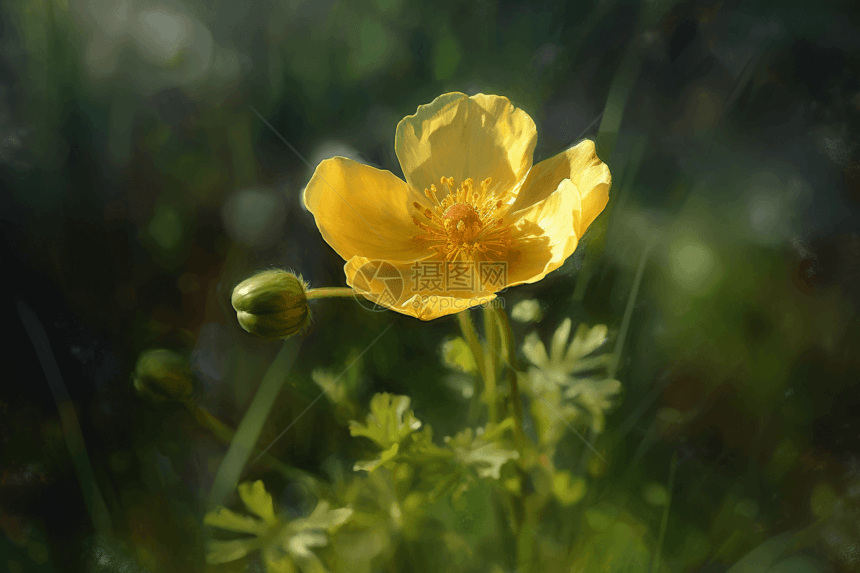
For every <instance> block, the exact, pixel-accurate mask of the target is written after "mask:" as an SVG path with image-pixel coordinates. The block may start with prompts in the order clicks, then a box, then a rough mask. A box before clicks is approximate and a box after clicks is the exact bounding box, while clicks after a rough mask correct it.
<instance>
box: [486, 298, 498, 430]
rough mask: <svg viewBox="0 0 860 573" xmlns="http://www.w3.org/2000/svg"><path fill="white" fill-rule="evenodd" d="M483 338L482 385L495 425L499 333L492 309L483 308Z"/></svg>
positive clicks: (496, 418)
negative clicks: (484, 343) (484, 349)
mask: <svg viewBox="0 0 860 573" xmlns="http://www.w3.org/2000/svg"><path fill="white" fill-rule="evenodd" d="M484 336H485V337H486V338H487V346H488V349H489V352H487V354H486V356H485V359H486V361H487V368H486V372H485V373H486V378H485V379H484V383H485V386H486V391H487V406H488V408H489V418H490V422H491V423H493V424H495V423H496V422H498V421H499V415H498V410H497V406H498V404H497V403H498V399H497V382H498V381H497V373H498V369H497V366H498V356H499V331H498V330H497V328H496V318H495V316H494V314H493V309H491V308H490V307H488V306H487V307H484Z"/></svg>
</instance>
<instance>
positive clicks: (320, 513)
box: [294, 501, 352, 533]
mask: <svg viewBox="0 0 860 573" xmlns="http://www.w3.org/2000/svg"><path fill="white" fill-rule="evenodd" d="M351 516H352V509H350V508H348V507H342V508H340V509H330V506H329V503H328V502H327V501H321V502H319V503H318V504H317V506H316V507H315V508H314V510H313V512H311V514H310V515H309V516H308V517H306V518H304V519H301V520H297V521H296V522H294V523H295V524H296V527H297V528H299V529H323V530H325V531H328V532H329V533H331V532H333V531H335V530H336V529H337V528H338V527H340V526H341V525H343V524H344V523H346V522H347V520H348V519H349V518H350V517H351Z"/></svg>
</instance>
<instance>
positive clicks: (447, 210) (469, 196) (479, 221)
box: [412, 177, 511, 261]
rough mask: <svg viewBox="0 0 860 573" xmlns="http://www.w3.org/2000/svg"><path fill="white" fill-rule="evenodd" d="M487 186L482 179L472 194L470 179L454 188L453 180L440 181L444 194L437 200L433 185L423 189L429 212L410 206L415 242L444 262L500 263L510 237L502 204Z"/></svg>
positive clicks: (415, 205)
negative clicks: (444, 190)
mask: <svg viewBox="0 0 860 573" xmlns="http://www.w3.org/2000/svg"><path fill="white" fill-rule="evenodd" d="M491 183H492V179H490V178H487V179H484V180H483V181H481V183H480V185H479V187H480V189H479V190H476V189H475V188H474V181H473V180H472V179H471V178H469V179H465V180H463V182H462V183H461V184H460V186H459V187H457V186H455V181H454V178H453V177H442V178H441V180H440V185H441V187H442V188H446V187H447V190H448V192H447V194H445V195H444V197H443V198H442V199H441V200H440V199H439V197H438V195H439V192H438V190H437V188H436V186H435V185H431V186H430V188H429V189H425V190H424V195H425V196H426V197H427V198H428V199H429V200H430V201H431V202H432V204H433V208H432V209H430V208H427V207H425V206H423V205H421V204H419V203H417V202H416V203H413V207H414V208H415V211H416V214H415V215H414V216H413V218H412V221H413V223H415V225H416V226H417V227H418V228H419V229H421V232H420V233H419V234H418V235H417V237H416V238H417V239H418V240H420V241H424V242H426V243H427V246H428V248H430V249H431V250H433V251H435V252H436V253H437V254H438V255H439V256H440V258H442V259H444V260H446V261H455V260H473V259H477V258H481V259H490V260H502V259H504V258H505V256H506V255H507V252H508V248H509V247H510V245H511V237H510V235H511V233H510V229H509V227H508V225H506V224H505V222H504V217H503V216H502V215H503V211H504V207H505V202H504V201H502V200H500V199H498V198H497V197H494V196H493V195H491V194H490V193H489V191H490V185H491Z"/></svg>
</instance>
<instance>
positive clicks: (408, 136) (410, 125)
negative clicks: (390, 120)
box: [394, 93, 537, 193]
mask: <svg viewBox="0 0 860 573" xmlns="http://www.w3.org/2000/svg"><path fill="white" fill-rule="evenodd" d="M536 142H537V130H536V128H535V124H534V122H533V121H532V119H531V118H530V117H529V115H528V114H527V113H525V112H524V111H523V110H521V109H518V108H516V107H514V106H513V104H511V102H510V100H508V99H507V98H505V97H500V96H494V95H484V94H478V95H475V96H472V97H468V96H466V95H465V94H462V93H449V94H445V95H441V96H439V97H438V98H436V99H435V100H433V102H432V103H430V104H427V105H422V106H420V107H419V108H418V111H417V112H416V113H415V115H410V116H408V117H406V118H404V119H403V120H402V121H401V122H400V123H399V124H398V125H397V133H396V135H395V140H394V150H395V152H396V153H397V157H398V159H399V160H400V166H401V167H402V168H403V173H404V175H405V176H406V181H408V182H409V183H410V185H412V186H413V187H414V188H415V189H417V190H419V191H421V190H423V189H426V188H429V187H430V185H431V184H435V185H438V184H439V180H440V178H441V177H453V178H454V181H455V184H459V183H460V182H462V181H463V180H464V179H466V178H472V179H473V180H474V181H483V180H484V179H486V178H488V177H490V178H492V189H493V190H495V192H497V193H503V192H507V191H512V190H514V189H515V188H516V187H517V184H518V183H519V182H521V181H522V180H523V178H524V177H525V176H526V174H527V173H528V171H529V169H530V168H531V166H532V155H533V152H534V147H535V144H536Z"/></svg>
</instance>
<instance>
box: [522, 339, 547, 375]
mask: <svg viewBox="0 0 860 573" xmlns="http://www.w3.org/2000/svg"><path fill="white" fill-rule="evenodd" d="M523 354H525V356H526V358H528V360H529V362H531V363H532V364H534V365H535V366H537V367H538V368H544V367H546V366H547V365H548V364H549V356H548V355H547V353H546V346H544V345H543V342H542V341H541V339H540V337H539V336H538V334H537V332H530V333H528V334H527V335H526V339H525V341H523Z"/></svg>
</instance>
